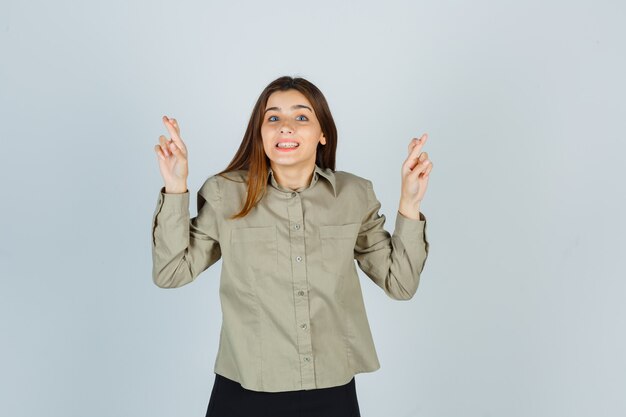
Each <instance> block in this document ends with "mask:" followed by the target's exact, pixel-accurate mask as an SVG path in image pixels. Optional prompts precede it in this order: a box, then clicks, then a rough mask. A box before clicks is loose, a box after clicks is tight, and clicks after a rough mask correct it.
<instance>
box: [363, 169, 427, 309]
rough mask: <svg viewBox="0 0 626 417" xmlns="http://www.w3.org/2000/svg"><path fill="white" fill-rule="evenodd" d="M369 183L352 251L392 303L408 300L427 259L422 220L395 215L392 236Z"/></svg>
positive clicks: (417, 283)
mask: <svg viewBox="0 0 626 417" xmlns="http://www.w3.org/2000/svg"><path fill="white" fill-rule="evenodd" d="M380 207H381V204H380V202H379V201H378V199H377V197H376V195H375V193H374V189H373V185H372V182H371V181H370V180H367V209H366V211H365V215H364V217H363V220H362V224H361V228H360V230H359V234H358V236H357V240H356V244H355V247H354V257H355V259H356V260H357V264H358V265H359V268H361V270H362V271H363V272H365V274H366V275H367V276H368V277H370V278H371V279H372V281H374V283H376V285H378V286H379V287H381V288H382V289H383V290H384V291H385V293H386V294H387V295H388V296H389V297H391V298H392V299H395V300H409V299H411V298H412V297H413V295H414V294H415V292H416V291H417V287H418V285H419V281H420V274H421V272H422V270H423V269H424V265H425V263H426V258H427V257H428V249H429V243H428V239H427V236H426V217H425V216H424V214H422V213H421V212H420V218H419V220H418V219H410V218H408V217H406V216H404V215H403V214H402V213H400V212H399V211H398V213H397V217H396V223H395V230H394V232H393V235H390V234H389V232H387V231H386V230H385V228H384V225H385V220H386V217H385V215H384V214H382V215H381V214H379V209H380Z"/></svg>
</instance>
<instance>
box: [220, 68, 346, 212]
mask: <svg viewBox="0 0 626 417" xmlns="http://www.w3.org/2000/svg"><path fill="white" fill-rule="evenodd" d="M291 89H293V90H297V91H299V92H300V93H302V94H303V95H304V96H305V97H306V98H307V99H308V100H309V101H310V102H311V105H312V106H313V111H314V112H315V116H316V117H317V119H318V121H319V123H320V127H321V129H322V133H323V134H324V137H325V138H326V144H325V145H322V144H321V143H318V145H317V153H316V156H315V162H316V164H317V165H319V166H320V168H322V169H324V168H330V169H332V170H333V171H334V170H335V151H336V149H337V128H336V126H335V121H334V120H333V116H332V114H331V113H330V108H329V107H328V103H327V102H326V98H325V97H324V95H323V94H322V92H321V91H320V90H319V89H318V88H317V87H316V86H315V85H313V83H311V82H309V81H307V80H305V79H304V78H300V77H296V78H293V77H289V76H283V77H280V78H277V79H275V80H274V81H272V82H271V83H269V84H268V85H267V87H265V89H264V90H263V92H261V95H260V96H259V98H258V100H257V102H256V104H255V105H254V108H253V109H252V114H251V115H250V121H249V122H248V128H247V129H246V133H245V134H244V136H243V140H242V141H241V144H240V145H239V149H238V150H237V153H235V156H234V157H233V159H232V160H231V162H230V163H229V164H228V166H227V167H226V168H225V169H224V170H223V171H220V172H218V173H217V174H216V175H220V176H221V177H223V178H226V179H230V178H228V177H226V176H224V175H223V174H225V173H228V172H230V171H236V170H240V169H243V170H247V171H248V179H247V187H248V193H247V197H246V201H245V203H244V205H243V208H242V209H241V211H240V212H239V213H237V214H235V215H233V216H231V219H236V218H240V217H245V216H246V215H247V214H248V213H249V212H250V210H252V208H254V206H255V205H256V204H257V203H258V201H259V200H260V199H261V198H263V196H264V195H265V192H266V190H267V181H268V176H269V166H270V164H269V158H268V157H267V155H266V154H265V150H264V148H263V138H262V137H261V125H262V124H263V118H264V112H265V106H266V105H267V100H268V99H269V97H270V95H271V94H272V93H274V92H276V91H286V90H291Z"/></svg>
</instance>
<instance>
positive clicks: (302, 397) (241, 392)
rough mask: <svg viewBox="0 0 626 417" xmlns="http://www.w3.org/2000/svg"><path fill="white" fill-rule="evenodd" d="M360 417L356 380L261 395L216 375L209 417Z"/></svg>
mask: <svg viewBox="0 0 626 417" xmlns="http://www.w3.org/2000/svg"><path fill="white" fill-rule="evenodd" d="M283 416H284V417H360V416H361V413H360V412H359V402H358V400H357V396H356V386H355V381H354V378H352V379H351V380H350V382H348V383H347V384H345V385H340V386H337V387H330V388H318V389H312V390H299V391H284V392H260V391H251V390H248V389H246V388H244V387H242V386H241V384H239V382H237V381H233V380H231V379H228V378H226V377H224V376H222V375H220V374H215V382H214V383H213V390H212V392H211V399H210V400H209V407H208V409H207V412H206V417H283Z"/></svg>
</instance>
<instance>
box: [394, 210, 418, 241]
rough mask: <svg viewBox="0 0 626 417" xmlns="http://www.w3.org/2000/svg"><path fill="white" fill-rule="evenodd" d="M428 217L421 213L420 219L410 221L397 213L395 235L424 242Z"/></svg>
mask: <svg viewBox="0 0 626 417" xmlns="http://www.w3.org/2000/svg"><path fill="white" fill-rule="evenodd" d="M425 228H426V216H424V214H423V213H422V212H420V218H419V219H410V218H408V217H406V216H405V215H404V214H402V213H400V211H398V212H397V213H396V228H395V232H394V233H395V234H396V235H398V236H401V237H402V238H405V239H408V240H423V239H424V229H425Z"/></svg>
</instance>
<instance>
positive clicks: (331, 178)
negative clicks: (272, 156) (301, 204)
mask: <svg viewBox="0 0 626 417" xmlns="http://www.w3.org/2000/svg"><path fill="white" fill-rule="evenodd" d="M320 175H321V176H322V177H323V178H325V179H326V180H327V181H328V182H329V183H330V185H331V187H332V188H333V195H334V196H335V197H337V187H336V183H335V174H334V173H333V171H332V170H331V169H330V168H326V169H322V168H320V167H319V165H317V164H315V170H314V171H313V178H312V179H311V184H309V185H306V186H304V187H302V188H299V189H298V190H296V191H304V190H306V189H307V188H309V187H313V186H314V185H315V183H317V180H318V179H319V177H320ZM268 177H269V181H270V184H271V185H272V186H273V187H274V188H277V189H279V190H281V191H289V192H291V191H293V190H288V189H286V188H285V187H283V186H281V185H280V184H278V182H277V181H276V178H275V177H274V170H272V167H269V176H268Z"/></svg>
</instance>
